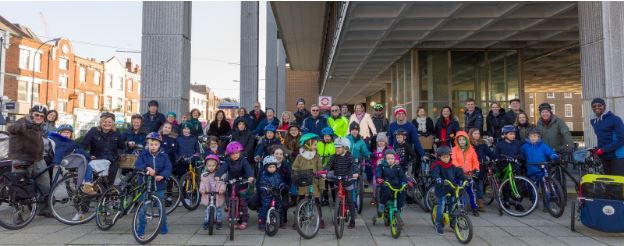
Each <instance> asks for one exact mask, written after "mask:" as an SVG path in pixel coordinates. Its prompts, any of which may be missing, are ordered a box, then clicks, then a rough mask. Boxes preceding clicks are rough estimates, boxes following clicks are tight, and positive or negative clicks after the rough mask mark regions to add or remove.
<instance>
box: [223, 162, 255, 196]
mask: <svg viewBox="0 0 624 246" xmlns="http://www.w3.org/2000/svg"><path fill="white" fill-rule="evenodd" d="M226 173H227V179H228V180H233V179H239V178H242V179H248V178H249V177H253V176H254V172H253V169H251V165H249V162H247V159H245V158H242V157H241V158H239V159H238V160H236V161H234V160H232V159H230V158H227V159H226V161H225V163H223V164H222V165H221V166H219V169H218V170H217V173H216V174H215V175H217V177H222V176H223V174H226ZM236 188H237V190H239V191H242V190H246V189H247V185H246V184H244V185H238V186H237V187H236Z"/></svg>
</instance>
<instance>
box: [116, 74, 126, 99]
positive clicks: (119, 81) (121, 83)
mask: <svg viewBox="0 0 624 246" xmlns="http://www.w3.org/2000/svg"><path fill="white" fill-rule="evenodd" d="M117 89H119V90H120V91H123V89H124V77H118V78H117ZM122 104H123V103H122Z"/></svg>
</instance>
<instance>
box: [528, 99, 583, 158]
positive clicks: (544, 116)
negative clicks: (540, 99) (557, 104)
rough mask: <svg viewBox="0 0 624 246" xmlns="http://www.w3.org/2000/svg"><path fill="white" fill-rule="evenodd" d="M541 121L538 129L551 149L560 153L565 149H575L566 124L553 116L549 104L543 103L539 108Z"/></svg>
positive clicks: (538, 123)
mask: <svg viewBox="0 0 624 246" xmlns="http://www.w3.org/2000/svg"><path fill="white" fill-rule="evenodd" d="M538 109H539V112H540V119H539V120H538V121H537V124H536V127H537V129H538V130H539V131H540V132H541V134H542V141H544V143H545V144H546V145H548V146H549V147H550V148H552V149H553V150H555V151H558V150H560V149H562V148H565V147H573V146H574V143H573V142H572V134H570V129H569V128H568V125H566V124H565V122H564V121H563V120H561V119H559V117H557V116H556V115H554V114H553V112H552V108H551V106H550V104H548V103H542V104H540V105H539V107H538Z"/></svg>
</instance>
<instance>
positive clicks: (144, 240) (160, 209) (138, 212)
mask: <svg viewBox="0 0 624 246" xmlns="http://www.w3.org/2000/svg"><path fill="white" fill-rule="evenodd" d="M148 199H149V203H147V202H146V201H148ZM150 205H151V206H152V207H154V205H155V206H157V207H158V208H157V209H158V211H157V213H153V212H152V213H150V214H151V215H152V216H157V217H158V226H156V230H154V232H153V233H151V234H150V235H149V236H148V237H147V238H142V236H145V235H144V234H143V235H139V233H138V231H137V230H138V228H137V219H139V216H141V210H142V208H143V207H145V206H150ZM163 205H164V204H163V202H162V200H161V199H160V198H159V197H158V196H156V195H154V194H150V195H149V196H148V197H147V198H145V200H143V201H141V203H140V204H139V206H138V207H137V209H136V211H134V217H133V219H132V235H133V236H134V240H136V241H137V243H140V244H147V243H149V242H151V241H152V240H154V239H155V238H156V237H157V236H158V234H160V229H161V228H162V226H163V223H162V222H163V218H164V216H163V214H166V213H167V211H166V210H165V209H164V206H163ZM146 209H147V208H146ZM145 215H147V212H146V213H145ZM165 216H166V215H165ZM143 233H145V232H143Z"/></svg>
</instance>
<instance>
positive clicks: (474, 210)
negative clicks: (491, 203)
mask: <svg viewBox="0 0 624 246" xmlns="http://www.w3.org/2000/svg"><path fill="white" fill-rule="evenodd" d="M472 215H473V216H474V217H479V211H478V210H477V209H474V208H473V209H472Z"/></svg>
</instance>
